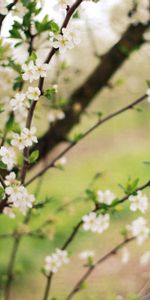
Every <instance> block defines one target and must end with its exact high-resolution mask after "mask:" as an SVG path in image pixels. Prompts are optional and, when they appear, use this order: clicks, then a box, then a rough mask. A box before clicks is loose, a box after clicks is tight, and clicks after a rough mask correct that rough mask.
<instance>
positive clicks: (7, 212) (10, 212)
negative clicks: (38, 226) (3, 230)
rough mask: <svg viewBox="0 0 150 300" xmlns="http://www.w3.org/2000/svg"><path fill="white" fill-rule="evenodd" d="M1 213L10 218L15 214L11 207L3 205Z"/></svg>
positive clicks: (13, 217)
mask: <svg viewBox="0 0 150 300" xmlns="http://www.w3.org/2000/svg"><path fill="white" fill-rule="evenodd" d="M3 214H4V215H6V216H8V217H9V218H10V219H15V217H16V215H15V213H14V212H13V209H12V208H11V207H4V209H3Z"/></svg>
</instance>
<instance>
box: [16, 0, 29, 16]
mask: <svg viewBox="0 0 150 300" xmlns="http://www.w3.org/2000/svg"><path fill="white" fill-rule="evenodd" d="M27 12H28V9H27V8H26V7H25V6H24V5H23V4H22V2H21V1H18V2H17V3H16V4H15V8H14V10H13V15H14V16H18V17H20V18H23V17H24V16H25V15H26V14H27Z"/></svg>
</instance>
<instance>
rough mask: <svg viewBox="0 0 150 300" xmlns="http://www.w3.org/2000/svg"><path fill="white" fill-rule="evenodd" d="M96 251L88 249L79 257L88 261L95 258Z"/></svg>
mask: <svg viewBox="0 0 150 300" xmlns="http://www.w3.org/2000/svg"><path fill="white" fill-rule="evenodd" d="M94 256H95V252H94V251H92V250H86V251H83V252H81V253H80V254H79V258H80V259H83V260H85V261H87V260H88V259H93V257H94Z"/></svg>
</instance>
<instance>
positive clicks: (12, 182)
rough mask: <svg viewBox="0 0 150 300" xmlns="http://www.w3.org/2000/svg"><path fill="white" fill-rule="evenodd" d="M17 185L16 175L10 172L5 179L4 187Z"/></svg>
mask: <svg viewBox="0 0 150 300" xmlns="http://www.w3.org/2000/svg"><path fill="white" fill-rule="evenodd" d="M17 183H18V180H17V179H16V174H15V172H10V173H9V175H7V176H6V177H5V185H6V186H10V185H16V184H17Z"/></svg>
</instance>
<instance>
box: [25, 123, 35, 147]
mask: <svg viewBox="0 0 150 300" xmlns="http://www.w3.org/2000/svg"><path fill="white" fill-rule="evenodd" d="M35 133H36V128H35V127H31V129H28V128H23V130H22V132H21V137H22V139H23V141H24V145H25V147H30V146H32V144H33V143H37V142H38V140H37V137H36V136H35Z"/></svg>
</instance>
